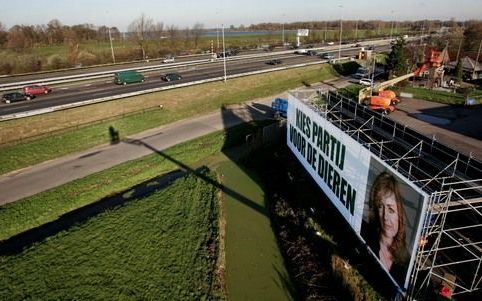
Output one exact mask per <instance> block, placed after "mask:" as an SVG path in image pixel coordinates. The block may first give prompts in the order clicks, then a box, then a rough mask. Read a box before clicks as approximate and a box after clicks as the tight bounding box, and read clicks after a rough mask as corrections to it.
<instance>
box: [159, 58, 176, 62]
mask: <svg viewBox="0 0 482 301" xmlns="http://www.w3.org/2000/svg"><path fill="white" fill-rule="evenodd" d="M162 62H163V63H174V62H175V59H174V57H166V58H164V59H163V60H162Z"/></svg>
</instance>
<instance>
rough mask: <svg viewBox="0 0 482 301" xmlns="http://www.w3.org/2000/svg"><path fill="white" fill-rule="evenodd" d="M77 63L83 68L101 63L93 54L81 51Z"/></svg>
mask: <svg viewBox="0 0 482 301" xmlns="http://www.w3.org/2000/svg"><path fill="white" fill-rule="evenodd" d="M77 62H79V63H81V64H82V65H83V66H91V65H95V64H98V63H99V59H98V58H97V56H96V55H95V54H93V53H90V52H87V51H81V52H80V53H79V56H78V57H77Z"/></svg>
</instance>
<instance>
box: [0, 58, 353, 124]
mask: <svg viewBox="0 0 482 301" xmlns="http://www.w3.org/2000/svg"><path fill="white" fill-rule="evenodd" d="M346 59H348V58H346V57H344V58H340V59H336V60H331V62H335V61H342V60H346ZM327 62H328V60H321V61H316V62H309V63H303V64H296V65H291V66H282V67H276V68H270V69H264V70H257V71H250V72H244V73H239V74H232V75H228V76H226V79H232V78H238V77H244V76H250V75H256V74H263V73H268V72H274V71H281V70H288V69H293V68H299V67H306V66H311V65H318V64H323V63H327ZM222 80H224V76H218V77H213V78H208V79H203V80H197V81H192V82H188V83H182V84H174V85H169V86H165V87H158V88H152V89H147V90H142V91H136V92H130V93H124V94H119V95H114V96H107V97H100V98H94V99H91V100H85V101H80V102H76V103H70V104H65V105H59V106H53V107H49V108H45V109H39V110H32V111H26V112H22V113H14V114H9V115H3V116H0V121H6V120H12V119H20V118H25V117H30V116H35V115H41V114H46V113H51V112H55V111H61V110H66V109H71V108H76V107H82V106H87V105H91V104H96V103H101V102H106V101H112V100H116V99H122V98H127V97H133V96H139V95H143V94H149V93H155V92H161V91H165V90H171V89H177V88H183V87H189V86H194V85H200V84H205V83H210V82H216V81H222Z"/></svg>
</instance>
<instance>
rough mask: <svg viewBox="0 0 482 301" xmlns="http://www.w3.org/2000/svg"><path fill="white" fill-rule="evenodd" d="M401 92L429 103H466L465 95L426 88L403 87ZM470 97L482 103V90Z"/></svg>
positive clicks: (473, 92) (474, 91)
mask: <svg viewBox="0 0 482 301" xmlns="http://www.w3.org/2000/svg"><path fill="white" fill-rule="evenodd" d="M398 90H399V91H401V92H405V93H411V94H413V98H417V99H424V100H428V101H433V102H438V103H444V104H451V105H463V104H464V103H465V95H463V94H461V93H451V92H445V91H437V90H429V89H424V88H415V87H402V88H399V89H398ZM468 96H469V97H476V98H477V99H478V100H477V103H478V104H481V103H482V89H480V88H478V89H474V90H473V91H472V92H470V94H469V95H468Z"/></svg>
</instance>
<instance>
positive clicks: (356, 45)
mask: <svg viewBox="0 0 482 301" xmlns="http://www.w3.org/2000/svg"><path fill="white" fill-rule="evenodd" d="M353 47H363V45H362V43H356V44H355V46H353Z"/></svg>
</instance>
